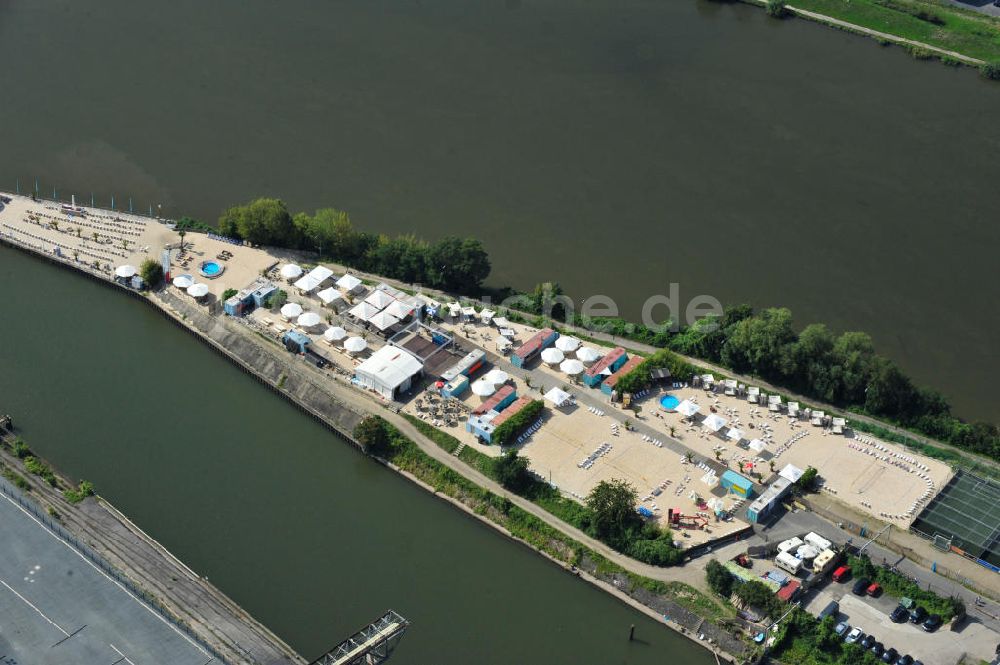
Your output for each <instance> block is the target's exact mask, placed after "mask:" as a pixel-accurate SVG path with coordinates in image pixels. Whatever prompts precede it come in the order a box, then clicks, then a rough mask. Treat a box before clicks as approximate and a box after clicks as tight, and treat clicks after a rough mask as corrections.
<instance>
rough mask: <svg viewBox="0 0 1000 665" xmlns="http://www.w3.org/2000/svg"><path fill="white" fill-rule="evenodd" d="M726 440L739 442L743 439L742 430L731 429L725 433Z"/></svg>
mask: <svg viewBox="0 0 1000 665" xmlns="http://www.w3.org/2000/svg"><path fill="white" fill-rule="evenodd" d="M726 438H727V439H729V440H730V441H739V440H740V439H742V438H743V430H739V429H736V428H735V427H731V428H730V429H729V431H728V432H726Z"/></svg>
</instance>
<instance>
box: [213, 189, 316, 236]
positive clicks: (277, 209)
mask: <svg viewBox="0 0 1000 665" xmlns="http://www.w3.org/2000/svg"><path fill="white" fill-rule="evenodd" d="M219 231H220V232H221V233H222V234H223V235H228V236H232V237H236V238H242V239H243V240H247V241H249V242H250V243H251V244H254V245H275V246H278V247H296V246H298V245H299V244H300V237H299V235H298V229H297V228H296V226H295V224H294V223H293V222H292V216H291V214H289V212H288V208H287V207H286V206H285V203H284V202H283V201H281V200H279V199H268V198H260V199H255V200H253V201H251V202H250V203H248V204H246V205H242V206H234V207H232V208H229V209H228V210H226V211H225V212H224V213H223V214H222V216H221V217H220V218H219Z"/></svg>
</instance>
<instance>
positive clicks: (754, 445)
mask: <svg viewBox="0 0 1000 665" xmlns="http://www.w3.org/2000/svg"><path fill="white" fill-rule="evenodd" d="M748 446H749V448H750V450H752V451H754V452H755V453H759V452H761V451H763V450H764V448H765V444H764V442H763V441H761V440H760V439H752V440H751V441H750V443H749V444H748Z"/></svg>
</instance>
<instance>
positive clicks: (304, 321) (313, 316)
mask: <svg viewBox="0 0 1000 665" xmlns="http://www.w3.org/2000/svg"><path fill="white" fill-rule="evenodd" d="M322 320H323V319H321V318H320V316H319V314H317V313H316V312H305V313H304V314H300V315H299V319H298V324H299V325H300V326H302V327H303V328H312V327H313V326H315V325H319V322H320V321H322Z"/></svg>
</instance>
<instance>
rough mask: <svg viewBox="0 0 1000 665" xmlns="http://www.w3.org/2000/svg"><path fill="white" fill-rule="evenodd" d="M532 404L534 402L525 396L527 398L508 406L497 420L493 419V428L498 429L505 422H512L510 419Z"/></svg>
mask: <svg viewBox="0 0 1000 665" xmlns="http://www.w3.org/2000/svg"><path fill="white" fill-rule="evenodd" d="M531 402H532V400H531V398H530V397H527V396H525V397H518V398H517V401H516V402H514V403H513V404H511V405H510V406H508V407H507V408H506V409H504V410H503V411H501V412H500V415H498V416H497V417H496V418H494V419H493V423H492V424H493V427H494V428H497V427H499V426H500V425H501V424H503V422H504V421H505V420H510V418H511V417H512V416H515V415H517V413H518V412H519V411H520V410H521V409H523V408H524V407H526V406H528V405H529V404H531Z"/></svg>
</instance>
